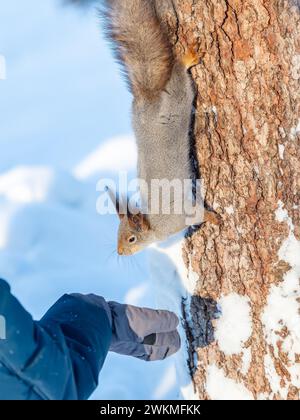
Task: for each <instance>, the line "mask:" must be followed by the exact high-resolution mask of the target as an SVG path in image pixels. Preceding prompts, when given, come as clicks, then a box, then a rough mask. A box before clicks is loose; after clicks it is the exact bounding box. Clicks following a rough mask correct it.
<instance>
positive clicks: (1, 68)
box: [0, 54, 6, 80]
mask: <svg viewBox="0 0 300 420" xmlns="http://www.w3.org/2000/svg"><path fill="white" fill-rule="evenodd" d="M5 79H6V61H5V57H4V56H3V55H1V54H0V80H5Z"/></svg>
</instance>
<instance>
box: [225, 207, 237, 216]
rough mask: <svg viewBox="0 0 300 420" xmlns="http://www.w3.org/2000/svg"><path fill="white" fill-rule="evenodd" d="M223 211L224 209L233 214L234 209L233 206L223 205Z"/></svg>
mask: <svg viewBox="0 0 300 420" xmlns="http://www.w3.org/2000/svg"><path fill="white" fill-rule="evenodd" d="M225 211H226V213H227V214H229V215H232V214H234V211H235V210H234V207H233V206H228V207H225Z"/></svg>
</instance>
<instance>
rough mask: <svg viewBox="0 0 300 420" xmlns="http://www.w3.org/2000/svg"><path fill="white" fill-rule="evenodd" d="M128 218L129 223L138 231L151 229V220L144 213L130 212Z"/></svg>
mask: <svg viewBox="0 0 300 420" xmlns="http://www.w3.org/2000/svg"><path fill="white" fill-rule="evenodd" d="M128 220H129V225H130V226H131V227H132V228H133V229H134V230H136V231H137V232H148V230H150V224H149V221H148V219H147V217H146V216H145V215H144V214H142V213H138V214H130V215H129V216H128Z"/></svg>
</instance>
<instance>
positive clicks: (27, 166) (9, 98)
mask: <svg viewBox="0 0 300 420" xmlns="http://www.w3.org/2000/svg"><path fill="white" fill-rule="evenodd" d="M0 55H2V56H4V57H5V61H6V76H7V79H6V80H5V81H3V80H0V150H1V154H0V276H1V277H4V278H6V279H7V280H8V281H9V282H10V284H11V286H12V290H13V292H14V293H15V295H16V296H17V297H18V298H19V299H20V301H21V302H22V303H23V304H24V306H25V307H26V308H27V309H28V310H29V311H30V312H31V313H32V314H33V315H34V316H35V317H36V318H38V317H40V316H41V315H42V314H43V313H44V312H45V311H46V310H47V309H48V308H49V306H50V305H51V304H52V303H53V302H54V301H55V300H56V299H58V298H59V297H60V296H61V295H62V294H63V293H68V292H83V293H91V292H92V293H98V294H101V295H103V296H105V297H106V298H107V299H114V300H119V301H125V302H129V303H132V304H136V305H148V306H151V307H158V306H159V307H161V308H169V309H173V310H177V311H180V301H181V296H182V295H184V296H186V295H188V294H189V293H190V292H191V291H190V290H188V289H189V288H186V287H185V286H184V285H183V284H182V281H181V279H182V276H183V277H184V278H185V276H186V275H187V273H180V271H181V270H184V269H183V268H182V267H183V265H182V264H181V263H180V262H181V255H180V238H179V239H178V240H177V242H176V241H175V242H174V241H173V242H172V241H171V243H170V244H169V245H166V247H165V248H164V249H153V250H151V251H148V253H147V252H146V253H143V254H140V255H138V256H135V257H133V258H127V257H124V258H120V257H118V256H117V254H116V238H117V226H118V221H117V218H116V216H99V215H98V214H97V212H96V200H97V191H96V183H97V180H98V179H99V178H101V177H105V178H107V177H116V176H117V171H118V170H128V171H129V172H130V174H131V176H133V175H134V168H135V160H136V156H135V145H134V140H133V138H132V136H131V129H130V95H129V94H128V93H127V91H126V88H125V84H124V83H123V81H122V80H121V78H120V76H119V71H118V67H117V66H116V65H115V64H114V62H113V59H112V57H111V52H110V51H109V49H108V47H107V45H106V43H105V42H104V40H103V39H102V37H101V35H100V30H99V25H98V20H97V14H96V13H95V11H94V10H93V11H89V12H87V11H86V12H84V13H82V11H79V10H77V9H73V8H72V7H61V3H60V2H59V0H43V1H42V2H37V1H35V0H26V1H24V2H20V1H18V0H11V1H10V2H4V1H2V3H1V15H0ZM167 251H168V252H167ZM166 252H167V254H166ZM153 253H155V254H153ZM150 254H151V256H152V258H151V261H152V263H151V264H152V270H151V272H152V273H154V274H152V275H150V270H149V267H148V262H147V261H148V255H150ZM172 259H173V260H172ZM155 261H156V263H157V265H156V267H155ZM176 267H177V269H176ZM170 283H171V284H170ZM192 283H193V282H192V281H191V287H192ZM157 289H158V290H159V293H157V292H155V290H157ZM171 290H173V292H172V293H171ZM157 296H159V299H158V300H156V297H157ZM185 357H186V355H185V350H184V346H183V351H182V353H181V354H179V355H177V356H176V357H173V358H171V359H170V360H168V361H166V362H163V363H154V364H146V363H144V362H141V361H138V360H134V359H129V358H124V357H121V356H117V355H110V356H109V358H108V360H107V363H106V365H105V367H104V369H103V371H102V373H101V377H100V386H99V388H98V390H97V391H96V392H95V394H94V398H107V399H116V398H123V399H126V398H130V399H139V398H144V399H150V398H154V399H155V398H158V399H167V398H181V397H182V395H183V396H185V397H193V395H192V389H191V387H190V378H189V377H188V375H187V373H186V368H185V366H186V365H185ZM176 364H177V367H180V369H178V370H177V372H179V377H178V375H176V370H175V366H176ZM180 390H181V391H182V394H181V393H180ZM0 392H1V389H0Z"/></svg>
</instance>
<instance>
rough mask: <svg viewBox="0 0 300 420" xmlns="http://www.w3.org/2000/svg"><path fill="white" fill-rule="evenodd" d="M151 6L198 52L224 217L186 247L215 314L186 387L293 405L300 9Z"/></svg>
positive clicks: (202, 108) (201, 126) (208, 161)
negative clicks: (211, 335) (211, 337)
mask: <svg viewBox="0 0 300 420" xmlns="http://www.w3.org/2000/svg"><path fill="white" fill-rule="evenodd" d="M157 8H158V12H159V14H160V15H161V16H162V18H163V20H164V22H165V23H166V26H167V28H168V29H169V30H170V33H171V34H172V36H173V38H172V39H173V41H174V48H175V51H177V52H178V54H180V53H182V51H184V50H185V49H186V48H187V46H196V47H197V49H198V51H199V56H200V57H201V62H200V64H199V65H198V66H197V67H196V68H194V69H193V71H192V73H193V77H194V80H195V82H196V86H197V91H198V97H197V110H196V121H195V140H196V155H197V158H198V162H199V165H200V171H201V177H202V178H203V180H204V185H205V188H206V197H205V200H206V203H207V205H209V206H210V207H212V208H213V209H214V210H215V211H217V212H218V213H219V214H220V215H221V217H222V224H221V226H219V227H216V226H212V225H209V224H207V225H205V226H203V227H202V229H201V230H199V231H197V232H196V233H194V234H193V235H192V236H191V237H190V238H188V239H187V241H186V245H185V249H184V255H185V259H186V261H188V262H189V264H190V265H191V266H192V268H193V271H194V272H195V273H197V274H198V276H199V280H198V283H197V287H196V291H195V295H197V296H200V297H202V298H205V299H212V300H215V301H218V302H219V303H220V306H221V307H222V316H221V318H220V319H219V320H218V321H217V322H216V333H215V338H216V341H215V342H214V343H213V344H210V345H208V346H207V347H205V348H197V347H195V348H194V351H195V352H197V355H198V365H197V368H196V369H195V370H194V372H193V381H194V384H195V388H196V389H197V392H198V395H199V398H200V399H210V398H213V399H218V398H220V399H222V398H242V399H243V398H254V399H259V398H262V399H299V397H300V315H299V313H300V287H299V277H300V242H299V241H300V223H299V219H300V208H299V205H300V188H299V187H300V159H299V158H300V2H299V1H297V0H174V1H171V0H170V1H164V2H159V1H157ZM193 327H194V328H192V330H193V333H194V339H195V341H194V343H196V342H197V326H196V325H194V326H193ZM220 382H221V383H223V384H224V386H219V387H218V384H219V383H220Z"/></svg>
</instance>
